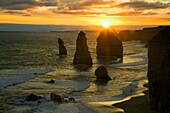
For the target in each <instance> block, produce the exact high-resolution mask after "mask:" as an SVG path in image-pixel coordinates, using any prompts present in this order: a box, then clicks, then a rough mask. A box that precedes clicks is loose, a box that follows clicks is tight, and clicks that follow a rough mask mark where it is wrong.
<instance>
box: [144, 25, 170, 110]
mask: <svg viewBox="0 0 170 113" xmlns="http://www.w3.org/2000/svg"><path fill="white" fill-rule="evenodd" d="M147 76H148V80H149V95H150V101H151V105H152V108H153V109H154V110H156V111H158V112H159V113H170V27H166V28H165V29H162V30H161V31H160V32H159V33H158V34H157V35H155V36H154V37H153V38H152V40H151V41H150V42H149V48H148V75H147Z"/></svg>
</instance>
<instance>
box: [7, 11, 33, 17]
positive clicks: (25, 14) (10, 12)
mask: <svg viewBox="0 0 170 113" xmlns="http://www.w3.org/2000/svg"><path fill="white" fill-rule="evenodd" d="M4 13H6V14H17V15H22V16H31V15H30V14H27V13H24V12H19V11H5V12H4Z"/></svg>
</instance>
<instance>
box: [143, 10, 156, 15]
mask: <svg viewBox="0 0 170 113" xmlns="http://www.w3.org/2000/svg"><path fill="white" fill-rule="evenodd" d="M156 14H158V13H156V12H150V11H149V12H147V13H142V15H156Z"/></svg>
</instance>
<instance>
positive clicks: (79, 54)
mask: <svg viewBox="0 0 170 113" xmlns="http://www.w3.org/2000/svg"><path fill="white" fill-rule="evenodd" d="M86 41H87V38H86V34H85V33H84V32H82V31H80V33H79V34H78V37H77V43H76V52H75V54H74V60H73V64H75V65H76V64H85V65H92V58H91V55H90V52H89V51H88V46H87V42H86Z"/></svg>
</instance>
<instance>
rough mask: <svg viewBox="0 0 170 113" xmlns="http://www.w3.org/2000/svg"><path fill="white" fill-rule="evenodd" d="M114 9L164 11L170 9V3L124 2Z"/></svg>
mask: <svg viewBox="0 0 170 113" xmlns="http://www.w3.org/2000/svg"><path fill="white" fill-rule="evenodd" d="M114 7H127V8H133V9H138V10H149V9H164V8H168V7H170V3H161V2H153V3H151V2H145V1H132V2H124V3H121V4H118V5H116V6H114Z"/></svg>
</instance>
